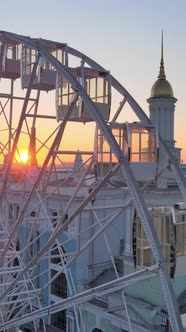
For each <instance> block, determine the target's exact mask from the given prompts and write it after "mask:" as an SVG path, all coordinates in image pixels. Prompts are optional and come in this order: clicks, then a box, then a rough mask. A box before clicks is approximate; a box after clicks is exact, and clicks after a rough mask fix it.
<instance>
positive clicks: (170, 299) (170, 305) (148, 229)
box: [7, 33, 185, 332]
mask: <svg viewBox="0 0 186 332" xmlns="http://www.w3.org/2000/svg"><path fill="white" fill-rule="evenodd" d="M7 35H9V33H7ZM10 35H11V36H12V34H10ZM16 37H17V36H16ZM16 37H14V38H16ZM16 39H17V38H16ZM18 39H19V40H20V41H21V42H24V43H26V44H27V43H28V40H27V38H25V37H18ZM29 45H30V46H31V47H34V45H33V43H32V42H30V39H29ZM34 48H36V49H37V50H38V51H39V52H40V54H41V55H42V56H44V57H45V58H46V59H47V60H49V62H50V63H51V64H52V65H53V66H54V68H55V69H56V70H57V72H59V73H60V74H61V75H64V77H65V78H66V79H67V80H68V81H69V82H70V84H71V85H72V86H73V88H74V89H75V90H77V91H78V94H79V96H80V97H81V98H82V99H83V101H84V103H85V105H86V106H87V108H88V109H89V111H90V113H91V115H92V117H93V119H94V120H95V122H96V123H97V124H98V126H99V127H100V129H101V131H102V132H103V134H104V136H105V138H106V140H107V142H108V143H109V144H110V146H111V147H112V149H113V152H114V154H115V155H116V157H117V159H118V160H119V161H120V162H121V165H122V166H121V167H122V171H123V175H124V177H125V179H126V182H127V185H128V188H129V191H130V194H131V196H132V197H133V199H134V205H135V207H136V210H137V211H138V214H139V216H140V218H141V221H142V223H143V226H144V230H145V233H146V236H147V239H148V240H149V243H150V244H151V246H152V251H153V254H154V257H155V259H156V261H157V262H158V263H159V264H160V276H161V281H162V286H163V291H164V296H165V301H166V305H167V309H168V313H169V317H170V321H171V325H172V328H173V330H174V331H175V332H176V331H177V332H178V331H183V327H182V323H181V319H180V315H179V310H178V305H177V301H176V299H175V294H174V291H173V287H172V284H171V282H170V278H169V275H168V272H167V268H166V263H165V260H164V257H163V254H162V252H161V249H160V246H159V240H158V238H157V235H156V233H155V231H154V228H153V226H152V223H151V222H150V215H149V213H148V210H147V208H146V204H145V202H144V200H143V197H142V196H141V193H140V190H139V188H138V186H137V183H136V181H135V178H134V176H133V174H132V171H131V169H130V167H129V165H128V162H127V160H126V158H125V157H124V155H123V153H122V151H121V149H120V147H119V146H118V144H117V142H116V140H115V138H114V136H113V134H112V132H111V130H110V128H109V126H108V125H107V124H106V122H105V121H104V119H103V118H102V116H101V114H100V113H99V110H98V109H97V107H96V106H95V104H94V103H93V102H92V100H91V98H90V97H89V96H88V95H87V93H86V92H85V91H84V89H83V87H82V86H81V85H80V83H79V82H78V81H77V80H76V79H75V78H74V77H73V76H72V74H71V72H70V70H69V69H68V68H67V67H65V66H64V65H62V64H61V63H60V62H59V61H58V60H57V59H56V58H54V57H53V56H52V55H51V54H50V53H48V52H47V51H46V50H45V49H43V48H42V47H41V46H40V47H38V46H37V47H36V46H35V47H34ZM113 82H114V84H113ZM112 85H113V86H114V85H115V86H118V88H120V89H121V88H122V90H123V92H124V95H126V94H127V97H128V98H129V100H127V101H128V102H129V101H130V105H131V104H133V106H132V108H133V107H134V106H135V108H134V111H135V112H136V115H138V116H140V117H141V119H142V121H144V119H146V123H147V122H148V123H150V122H149V121H150V120H149V119H148V117H147V116H145V114H144V112H143V111H142V109H141V108H140V107H139V105H138V104H137V103H136V102H135V101H134V99H133V98H132V96H130V94H129V93H128V92H127V90H125V89H124V88H123V87H122V86H121V85H120V84H119V82H117V81H116V80H115V79H114V78H113V77H112ZM117 90H118V89H117ZM118 91H119V90H118ZM119 92H120V91H119ZM120 93H121V92H120ZM135 109H136V110H135ZM138 113H139V114H138ZM66 121H67V120H66ZM64 126H65V124H64ZM168 155H169V154H168ZM170 158H171V159H172V156H171V154H170ZM175 169H176V167H175ZM184 188H185V186H184Z"/></svg>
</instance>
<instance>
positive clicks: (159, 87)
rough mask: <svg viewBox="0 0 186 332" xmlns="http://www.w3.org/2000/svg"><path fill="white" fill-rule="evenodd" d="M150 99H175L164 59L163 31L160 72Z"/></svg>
mask: <svg viewBox="0 0 186 332" xmlns="http://www.w3.org/2000/svg"><path fill="white" fill-rule="evenodd" d="M150 98H174V94H173V90H172V86H171V84H170V83H169V82H168V81H167V80H166V75H165V69H164V59H163V31H162V40H161V60H160V71H159V75H158V79H157V81H156V82H155V83H154V84H153V86H152V89H151V95H150Z"/></svg>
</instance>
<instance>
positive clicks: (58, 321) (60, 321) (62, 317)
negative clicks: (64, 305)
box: [51, 310, 66, 332]
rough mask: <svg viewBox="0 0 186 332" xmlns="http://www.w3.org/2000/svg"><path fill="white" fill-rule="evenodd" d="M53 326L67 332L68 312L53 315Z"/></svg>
mask: <svg viewBox="0 0 186 332" xmlns="http://www.w3.org/2000/svg"><path fill="white" fill-rule="evenodd" d="M51 325H53V326H56V327H58V328H59V329H61V331H62V332H66V310H63V311H59V312H56V313H55V314H53V315H51Z"/></svg>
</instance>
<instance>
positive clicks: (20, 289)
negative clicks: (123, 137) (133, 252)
mask: <svg viewBox="0 0 186 332" xmlns="http://www.w3.org/2000/svg"><path fill="white" fill-rule="evenodd" d="M0 34H1V35H2V36H5V37H6V38H8V39H10V40H13V41H16V42H17V43H20V44H24V45H27V47H30V48H31V49H34V50H36V51H38V60H37V61H36V62H35V65H34V69H33V72H32V75H31V80H30V84H29V86H28V88H27V91H26V93H25V97H24V98H23V101H24V103H23V107H22V111H21V114H20V120H19V122H18V127H17V130H16V131H15V132H14V131H13V129H12V121H13V117H14V116H15V110H14V107H13V100H14V99H19V98H20V99H21V97H19V96H14V95H13V81H11V84H12V85H11V93H10V95H6V96H7V97H8V98H10V99H11V107H10V119H9V121H7V122H8V124H7V126H8V129H9V139H8V142H7V144H8V151H9V152H12V154H11V156H10V158H9V161H8V164H7V167H6V170H5V173H4V177H1V180H2V183H1V188H2V193H1V197H0V200H1V222H2V225H3V223H4V220H3V219H4V216H5V209H6V208H7V202H10V201H11V200H13V199H15V197H16V194H15V192H16V191H18V189H17V187H15V186H14V184H13V182H12V180H11V174H12V164H13V158H14V154H15V152H16V149H17V146H18V142H19V138H20V135H21V132H22V128H23V127H24V126H25V127H26V128H27V129H28V123H27V121H29V119H33V122H32V125H33V127H35V125H37V120H38V119H45V120H46V119H50V120H51V121H52V119H54V116H53V115H52V114H50V115H49V114H37V109H38V108H39V100H40V94H39V93H38V94H37V98H35V99H34V98H33V97H32V92H33V91H32V82H33V81H34V77H35V74H36V70H37V66H38V62H39V59H40V56H42V57H43V58H44V59H47V61H48V62H49V63H50V64H51V65H52V66H53V68H55V70H56V72H57V73H59V74H60V75H63V76H64V77H65V79H66V80H67V81H68V82H69V83H70V84H71V85H72V87H73V89H74V91H75V92H76V93H75V97H74V99H73V101H72V103H71V106H70V107H69V110H68V112H67V114H66V116H65V119H64V120H63V122H61V123H60V125H59V126H58V124H57V121H56V126H57V128H56V136H55V138H54V139H53V141H52V142H51V140H50V138H51V137H52V134H51V136H50V134H49V135H48V137H47V138H46V140H45V142H44V143H43V145H42V146H41V147H43V146H45V145H46V143H48V142H49V149H48V153H47V154H46V157H45V159H44V162H43V164H42V166H41V168H40V170H39V169H37V170H35V173H33V181H32V179H30V177H29V176H28V174H27V173H26V170H25V174H26V176H25V177H26V178H27V180H28V188H27V190H26V193H24V189H25V188H23V185H22V188H21V190H20V194H21V195H22V197H20V201H23V204H22V209H21V211H20V212H19V213H18V215H17V218H16V220H15V221H14V223H13V224H12V225H9V224H8V218H7V221H6V223H5V227H2V231H3V232H4V235H3V233H2V236H1V237H2V240H3V239H4V240H5V241H4V245H3V247H2V248H0V249H1V250H2V253H1V259H0V265H1V268H2V269H3V272H5V271H7V280H6V279H4V280H3V282H2V284H1V287H0V305H1V306H2V312H1V317H2V321H1V322H0V329H9V328H14V327H18V326H20V325H22V324H25V323H28V322H31V321H32V320H34V324H35V326H36V322H37V320H38V319H40V318H41V319H43V318H44V317H46V316H47V315H48V314H51V313H55V312H59V311H61V310H63V309H67V308H68V309H69V308H71V307H72V308H75V316H76V321H77V329H78V330H80V324H81V328H82V329H83V330H85V326H84V324H83V318H82V312H81V309H80V311H79V308H78V306H79V305H80V304H82V303H85V302H87V301H90V300H92V299H95V298H96V297H99V296H102V295H105V294H111V293H113V292H116V291H118V290H122V289H124V288H125V287H128V286H129V285H131V284H132V283H133V282H135V283H136V282H139V281H140V280H145V279H146V278H150V277H152V276H154V273H153V274H150V275H149V274H148V273H149V271H153V270H154V269H155V270H156V271H157V273H158V274H159V276H160V279H161V284H162V290H163V294H164V298H165V302H166V306H167V311H168V316H169V320H170V323H171V326H172V329H173V331H175V332H178V331H179V332H182V331H183V327H182V323H181V319H180V315H179V310H178V305H177V301H176V298H175V294H174V291H173V287H172V283H171V281H170V277H169V275H168V272H167V268H166V264H165V260H164V257H163V254H162V251H161V249H160V245H159V240H158V237H157V235H156V232H155V231H154V228H153V225H152V223H151V220H150V215H149V212H148V209H147V207H146V204H145V201H144V199H143V196H142V193H141V190H140V189H139V187H138V185H137V183H136V181H135V178H134V175H133V173H132V171H131V169H130V167H129V165H128V162H127V160H126V159H125V157H124V155H123V153H122V151H121V150H120V147H119V145H118V144H117V142H116V140H115V138H114V136H113V134H112V132H111V130H110V127H109V126H110V125H109V124H108V123H107V122H106V121H104V119H103V117H102V116H101V114H100V112H99V109H98V108H97V107H96V105H95V104H94V103H93V102H92V100H91V98H90V97H89V96H88V95H87V93H86V91H85V89H84V88H83V87H82V85H81V84H80V83H79V82H78V81H77V80H76V79H75V78H74V76H73V74H72V72H71V70H70V68H68V67H67V66H64V65H63V64H62V63H60V62H59V60H58V59H57V58H55V57H54V56H53V55H52V54H51V53H50V52H48V50H47V49H46V48H45V47H44V46H42V41H41V42H38V40H37V39H32V38H27V37H24V36H20V35H16V34H13V33H8V32H1V33H0ZM46 43H47V41H46ZM3 47H4V44H3V46H2V48H1V51H3ZM67 49H68V54H71V55H73V56H74V57H75V58H78V59H79V60H80V61H81V60H82V61H83V62H84V63H87V64H88V65H89V66H90V67H92V68H93V69H95V70H102V71H103V70H104V69H103V68H102V67H101V66H99V65H98V64H97V63H95V62H94V61H93V60H92V59H90V58H88V57H87V56H86V55H84V54H82V53H81V52H79V51H77V50H74V49H72V48H70V47H66V48H65V50H67ZM0 65H1V64H0ZM0 69H2V68H1V67H0ZM111 83H112V84H111V85H112V89H115V90H116V91H117V92H118V93H120V94H121V103H120V105H119V107H118V108H117V110H116V112H115V114H114V116H113V120H112V121H116V119H118V117H119V116H120V115H121V111H122V108H123V107H124V106H125V103H126V102H127V103H128V104H129V105H130V107H131V109H132V110H133V111H134V113H135V114H136V115H137V116H138V118H139V120H140V121H141V122H142V123H144V124H151V122H150V120H149V119H148V117H147V116H146V115H145V113H144V112H143V111H142V109H141V108H140V107H139V105H138V104H137V103H136V101H135V100H134V99H133V98H132V96H131V95H130V94H129V93H128V91H127V90H126V89H125V88H124V87H123V86H121V84H120V83H119V82H117V81H116V79H115V78H114V77H112V76H111ZM6 96H5V95H4V98H6ZM79 97H81V99H82V100H83V102H84V104H85V105H86V108H87V109H88V110H89V112H90V114H91V117H92V118H93V119H94V122H95V123H96V125H97V126H98V127H99V128H100V129H101V131H102V132H103V135H104V137H105V139H106V140H107V142H108V143H109V145H110V146H111V148H112V151H113V152H114V154H115V155H116V157H117V159H118V161H119V163H118V164H117V165H116V166H115V167H113V169H112V170H111V171H110V172H109V173H108V174H107V175H106V176H105V177H104V179H102V181H100V182H98V183H95V187H93V188H91V191H89V190H88V189H87V186H86V185H85V183H86V176H87V174H88V171H89V170H90V169H91V167H92V164H93V162H94V160H93V158H90V160H89V165H88V167H87V169H86V170H83V172H82V174H81V176H80V177H79V179H78V180H77V183H76V187H75V190H72V192H71V194H70V193H68V202H67V203H66V206H65V208H64V209H63V212H62V214H61V216H60V218H59V220H58V221H57V226H56V227H53V224H52V222H51V218H50V216H48V210H47V206H46V205H47V199H48V198H50V199H51V200H52V199H53V197H54V196H55V195H56V196H55V199H56V200H57V199H58V195H59V196H60V191H61V192H63V190H64V187H62V186H61V185H60V184H61V183H63V184H64V183H65V180H64V179H63V182H60V181H59V180H58V178H57V176H58V174H57V173H58V172H57V170H56V168H55V159H56V158H57V156H59V155H60V156H61V155H63V153H64V150H63V149H62V148H61V147H60V144H61V141H62V138H63V135H64V130H65V128H66V125H67V124H68V120H69V119H70V113H71V112H72V111H73V107H74V105H75V104H76V102H77V100H78V98H79ZM31 101H36V107H35V112H34V113H31V111H30V110H28V106H29V103H30V102H31ZM6 107H7V105H6V104H5V105H4V106H2V113H3V115H4V117H6V113H5V108H6ZM54 121H55V120H54ZM28 132H29V130H28ZM54 132H55V130H54ZM159 139H160V145H161V148H162V149H163V150H164V152H165V154H166V155H167V157H168V158H169V159H170V160H171V167H172V169H173V171H174V173H175V177H176V180H177V182H178V185H179V187H180V190H181V192H182V194H183V199H184V200H185V199H186V188H185V183H184V179H183V176H182V174H181V172H180V170H179V168H178V166H177V164H176V163H175V161H174V158H173V157H172V155H171V153H170V152H169V150H168V148H167V147H166V145H165V144H164V141H163V140H162V138H161V137H159ZM66 153H69V154H73V153H74V151H71V152H66ZM83 154H85V155H86V154H87V155H89V154H92V153H91V152H86V151H83ZM51 160H52V162H51V164H50V166H49V161H51ZM119 167H121V170H122V172H123V179H124V181H125V182H126V184H127V187H128V191H129V193H128V196H126V200H125V201H124V200H123V204H122V205H120V204H118V205H116V204H111V205H107V206H106V207H105V209H104V206H103V205H102V206H100V207H95V209H94V207H93V206H92V205H91V208H90V202H92V201H93V200H94V198H95V196H96V194H98V193H99V192H100V190H101V189H103V187H104V185H105V184H107V185H109V180H110V179H111V178H112V176H113V174H114V173H115V172H117V170H118V168H119ZM53 173H54V176H55V177H54V178H53V179H52V180H51V178H52V175H53ZM77 173H78V172H77ZM77 173H76V175H77ZM73 174H75V173H73ZM44 176H45V178H44ZM25 177H23V178H24V179H23V180H22V179H21V180H20V182H19V185H20V187H21V184H23V183H24V182H23V181H25ZM54 180H55V181H54ZM53 183H55V184H54V185H53ZM52 186H55V188H52ZM69 190H70V189H69ZM83 190H85V192H86V194H84V192H83ZM81 192H83V194H81ZM65 194H66V193H65ZM65 194H64V196H65ZM81 195H82V196H81ZM80 197H81V198H80ZM74 202H78V203H79V204H77V205H75V206H76V208H75V209H74V210H72V211H71V208H72V205H73V204H74ZM129 204H133V205H134V207H135V208H136V210H137V212H138V215H139V217H140V219H141V222H142V224H143V227H144V231H145V233H146V237H147V239H148V241H149V244H150V246H151V248H152V251H153V254H154V258H155V260H156V265H155V266H152V267H151V268H147V269H145V270H143V271H139V272H134V273H132V274H131V275H128V276H124V277H121V278H119V275H118V273H117V269H116V265H115V262H114V256H113V253H112V251H111V248H110V245H109V240H108V238H107V236H106V235H105V233H104V232H105V231H106V230H107V229H108V227H109V226H110V225H112V223H114V222H115V220H117V218H118V217H119V216H120V215H121V214H122V213H123V211H125V209H126V208H127V206H128V205H129ZM109 208H110V209H111V213H110V214H108V215H107V217H106V218H105V220H104V222H103V223H102V221H103V220H102V219H101V218H100V219H99V218H98V219H97V223H98V225H99V228H98V230H96V231H94V233H93V234H92V236H90V238H89V239H86V240H85V241H84V243H80V242H79V244H78V245H79V247H78V248H77V249H76V251H74V252H72V251H71V250H69V252H67V261H66V263H65V264H62V265H63V266H62V268H61V271H63V272H64V273H65V275H66V276H67V280H68V286H69V289H70V295H69V296H68V298H67V299H64V300H63V301H60V302H58V303H54V304H51V305H48V306H46V305H44V306H42V299H40V298H39V295H40V294H41V292H42V291H43V290H44V289H47V287H48V286H49V287H50V286H51V283H52V279H51V280H50V279H49V280H47V282H46V283H45V284H44V285H42V286H41V287H38V288H37V287H35V284H36V283H37V278H39V277H40V276H41V275H42V274H45V273H46V274H49V273H50V269H49V267H47V266H45V268H44V267H43V270H42V271H40V272H38V274H37V273H36V269H37V268H38V270H39V269H40V266H41V264H42V262H43V261H45V260H46V259H47V258H48V257H50V254H49V251H50V249H51V247H52V246H53V245H54V244H57V245H58V247H59V246H60V245H62V244H64V243H68V241H69V242H70V240H72V239H78V237H79V239H80V236H81V230H79V232H77V233H75V234H74V235H73V236H72V237H71V238H70V237H69V239H67V240H66V242H65V240H63V241H62V242H59V238H60V236H61V234H63V232H67V229H68V227H69V226H70V225H71V226H72V225H73V222H74V221H75V220H76V219H75V218H77V217H78V216H79V215H80V214H82V213H83V212H88V211H91V209H92V210H93V214H96V213H98V212H97V211H98V210H99V209H100V210H104V211H106V210H109ZM113 210H114V211H113ZM28 211H30V213H31V212H32V211H34V212H35V216H34V217H33V220H32V218H31V215H30V216H29V217H28V215H27V213H28ZM69 212H70V213H69ZM6 214H7V212H6ZM66 216H67V218H66ZM43 218H44V219H45V218H46V221H47V223H46V225H45V227H43V226H39V225H40V222H41V220H43ZM28 219H29V220H30V224H31V225H32V226H31V227H30V235H29V236H28V241H27V242H26V245H25V246H23V248H21V249H20V252H19V251H17V250H15V248H14V250H11V249H10V248H11V244H12V243H15V238H16V236H17V235H18V233H19V232H21V227H24V226H25V223H26V222H27V221H28ZM36 225H37V228H36ZM42 227H43V228H42ZM36 229H37V230H39V232H40V233H39V235H37V234H36V235H35V238H34V234H35V233H34V232H35V231H36ZM87 229H90V230H91V227H90V228H88V227H87ZM46 232H48V234H49V235H48V238H47V240H46V242H45V243H42V246H41V242H42V241H43V236H46V234H47V233H46ZM82 232H83V231H82ZM100 235H103V239H104V240H105V242H106V246H107V250H108V253H109V257H110V259H111V262H112V264H113V267H114V269H115V272H116V276H115V280H114V281H113V282H110V283H106V284H105V285H101V286H98V287H96V288H95V289H90V290H83V291H82V292H80V294H76V291H77V290H76V285H75V281H74V280H73V276H72V275H73V273H72V270H73V263H75V262H78V259H79V257H81V255H82V254H83V253H84V252H85V251H86V249H87V248H89V247H90V246H91V245H93V243H94V241H95V240H96V239H97V238H98V237H99V236H100ZM32 238H33V239H32ZM37 241H38V242H39V245H40V246H41V247H40V248H38V250H37V255H35V257H31V259H30V260H29V261H28V262H27V263H26V264H25V263H24V262H23V258H24V257H26V255H27V251H28V248H29V250H30V251H31V248H32V247H33V244H34V245H37ZM79 241H80V240H79ZM77 242H78V241H77ZM39 245H38V246H39ZM10 257H11V262H13V261H14V258H15V257H16V258H19V268H18V271H17V270H16V275H15V270H14V269H13V268H12V266H9V262H10ZM61 259H63V257H62V255H61ZM71 268H72V270H70V269H71ZM69 271H70V273H69ZM55 277H57V275H56V276H55ZM38 293H39V294H38ZM31 294H33V297H32V295H31ZM123 294H124V293H123ZM14 296H15V297H16V299H14ZM8 297H10V298H11V297H12V301H10V302H8V301H7V298H8ZM123 302H124V307H125V310H126V312H127V311H128V307H127V302H126V301H125V297H124V295H123ZM10 304H13V309H14V308H17V309H18V312H17V313H16V314H15V316H14V315H13V313H14V311H13V310H12V308H11V310H12V317H11V316H9V319H8V320H6V314H5V315H4V311H8V310H9V309H10ZM17 304H18V305H19V306H20V307H19V306H18V307H16V305H17ZM24 306H25V307H24ZM78 312H80V317H81V319H80V321H78ZM20 314H21V317H20ZM128 325H129V331H132V323H131V322H130V315H129V314H128Z"/></svg>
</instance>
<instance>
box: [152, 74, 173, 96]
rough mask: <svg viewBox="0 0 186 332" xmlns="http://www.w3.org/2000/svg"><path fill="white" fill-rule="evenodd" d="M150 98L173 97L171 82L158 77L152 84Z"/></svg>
mask: <svg viewBox="0 0 186 332" xmlns="http://www.w3.org/2000/svg"><path fill="white" fill-rule="evenodd" d="M150 98H174V94H173V90H172V86H171V84H170V83H169V82H168V81H167V80H166V79H160V78H159V79H158V80H157V81H156V82H155V83H154V84H153V86H152V89H151V94H150Z"/></svg>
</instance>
